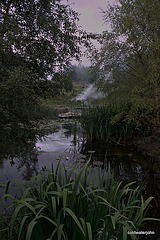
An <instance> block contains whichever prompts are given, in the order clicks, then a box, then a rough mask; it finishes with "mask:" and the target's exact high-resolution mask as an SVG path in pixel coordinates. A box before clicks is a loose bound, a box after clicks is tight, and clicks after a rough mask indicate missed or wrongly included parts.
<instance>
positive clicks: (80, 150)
mask: <svg viewBox="0 0 160 240" xmlns="http://www.w3.org/2000/svg"><path fill="white" fill-rule="evenodd" d="M46 125H47V127H48V128H50V129H52V131H51V132H49V133H48V134H47V136H46V137H45V138H43V139H41V140H37V141H28V142H27V144H26V145H25V146H22V148H21V146H19V148H20V150H19V152H18V153H17V152H16V151H15V152H14V151H13V149H12V146H11V145H10V146H7V145H5V142H4V143H3V146H4V147H3V149H2V147H1V149H0V184H6V183H7V182H8V181H9V180H13V179H21V180H29V179H31V178H32V177H33V176H35V175H36V174H38V172H40V171H41V170H42V169H44V168H51V165H52V164H53V167H54V168H55V167H56V166H57V164H58V161H59V160H61V162H62V163H64V165H65V166H66V168H71V167H72V166H73V165H74V164H77V163H80V164H81V165H83V164H84V163H85V161H87V160H88V159H89V157H90V155H92V156H91V159H92V161H91V167H93V168H94V169H95V170H96V169H97V168H98V164H100V161H101V162H102V169H104V171H107V166H108V163H109V162H110V164H111V169H112V170H114V175H115V179H116V180H119V181H123V182H124V183H125V182H126V183H127V182H132V181H133V182H135V186H137V185H141V186H142V192H143V195H144V196H145V197H149V196H154V197H155V199H156V203H157V205H158V204H159V203H160V160H159V159H153V158H144V156H142V155H141V153H138V152H137V151H135V150H134V149H132V148H131V147H130V148H128V147H125V146H119V145H115V144H112V143H110V144H108V145H104V144H102V145H100V144H99V143H95V142H94V143H93V145H92V147H91V146H90V145H89V144H88V143H87V142H86V141H85V138H84V137H83V132H82V131H81V129H80V126H79V125H78V123H75V121H73V120H65V121H61V122H56V121H50V122H48V123H47V124H46ZM90 151H95V152H94V153H92V154H91V153H90ZM104 159H105V161H104ZM0 190H1V191H0V194H1V192H3V190H2V188H0ZM159 213H160V210H159V207H156V206H154V208H153V209H152V215H153V216H154V217H158V218H159V217H160V215H159ZM158 229H160V224H159V225H158V224H155V225H153V226H151V227H150V229H147V230H152V231H156V233H157V234H156V236H158V234H159V233H158V232H159V230H158ZM159 237H160V236H159ZM153 239H158V237H157V238H153Z"/></svg>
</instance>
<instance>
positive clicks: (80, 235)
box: [3, 161, 153, 240]
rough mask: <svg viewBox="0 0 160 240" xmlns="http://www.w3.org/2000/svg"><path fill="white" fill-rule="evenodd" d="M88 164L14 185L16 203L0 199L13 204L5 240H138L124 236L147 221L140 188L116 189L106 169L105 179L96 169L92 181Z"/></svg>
mask: <svg viewBox="0 0 160 240" xmlns="http://www.w3.org/2000/svg"><path fill="white" fill-rule="evenodd" d="M89 162H90V161H88V162H87V163H86V164H85V165H84V167H83V168H81V169H79V168H78V167H77V166H75V167H74V168H73V169H72V170H71V171H70V172H67V170H66V169H65V167H62V166H61V164H60V163H59V164H58V166H57V168H56V169H55V170H54V169H53V167H52V170H47V171H43V172H41V173H40V174H39V175H38V176H36V177H35V178H34V179H32V180H31V181H30V182H23V184H18V185H19V188H20V189H21V193H22V196H21V198H20V199H19V200H17V199H15V198H14V197H13V196H11V195H10V194H9V193H6V194H5V195H4V196H3V199H4V198H5V199H6V198H8V197H10V198H12V199H13V202H14V211H13V214H12V217H11V221H10V225H9V239H10V240H11V239H16V240H23V239H25V240H42V239H43V240H51V239H53V240H54V239H55V240H63V239H64V240H78V239H79V240H92V239H93V240H104V239H106V240H111V239H117V240H130V239H133V240H136V239H138V236H137V235H128V234H127V232H128V231H138V230H139V229H140V228H141V227H142V226H143V225H144V223H145V221H147V220H150V219H149V218H146V217H145V216H146V213H147V209H148V206H149V204H150V201H151V200H152V199H153V198H152V197H150V198H148V199H147V200H146V201H145V200H144V199H143V197H142V196H140V191H139V188H136V189H133V188H132V187H133V185H134V183H128V184H126V185H125V186H122V185H121V183H114V174H113V173H111V170H110V166H108V172H107V175H105V174H104V173H102V171H101V170H100V168H99V175H98V177H96V176H95V174H94V172H93V171H91V170H90V168H89ZM77 171H78V173H77ZM152 220H153V219H152Z"/></svg>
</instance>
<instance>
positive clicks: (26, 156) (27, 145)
mask: <svg viewBox="0 0 160 240" xmlns="http://www.w3.org/2000/svg"><path fill="white" fill-rule="evenodd" d="M4 142H5V143H6V144H5V145H4V146H3V147H2V148H1V152H0V156H1V159H0V165H1V166H0V167H2V168H3V162H4V159H7V160H9V161H10V165H11V166H13V165H16V167H17V169H18V170H20V171H22V178H23V179H25V180H29V179H30V178H31V177H32V176H33V175H35V173H37V169H38V158H37V156H38V152H37V149H36V147H35V144H36V138H34V139H30V140H28V141H26V142H24V141H18V142H16V141H15V142H11V141H4ZM7 143H8V144H7Z"/></svg>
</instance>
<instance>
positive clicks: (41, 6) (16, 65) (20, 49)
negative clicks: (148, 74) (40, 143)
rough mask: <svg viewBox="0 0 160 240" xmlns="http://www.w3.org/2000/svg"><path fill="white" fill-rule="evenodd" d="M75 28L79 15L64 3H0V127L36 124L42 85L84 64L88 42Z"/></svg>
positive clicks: (28, 0)
mask: <svg viewBox="0 0 160 240" xmlns="http://www.w3.org/2000/svg"><path fill="white" fill-rule="evenodd" d="M77 23H78V14H77V13H76V12H74V11H73V10H72V9H71V8H70V6H69V5H64V4H62V1H61V0H47V1H46V0H23V1H21V0H14V1H13V0H1V1H0V73H1V74H0V88H1V92H0V99H1V103H0V113H1V120H0V121H1V125H5V124H6V123H7V124H8V123H14V125H15V123H17V124H19V123H24V122H25V123H26V122H27V121H28V122H29V121H30V120H31V119H33V118H34V116H33V115H34V114H33V113H34V110H35V107H36V105H37V104H38V97H39V96H40V95H41V96H42V95H43V88H41V87H40V86H41V85H43V86H44V84H41V83H40V81H42V80H43V81H46V77H47V75H49V74H50V75H51V74H52V73H54V72H55V70H57V69H58V68H59V69H63V67H64V66H66V65H67V64H69V63H70V61H71V59H72V58H76V59H78V60H79V59H80V56H81V51H80V45H81V44H82V43H85V41H86V40H85V33H83V32H82V31H80V30H79V28H78V25H77ZM82 33H83V34H82ZM81 35H83V38H81ZM48 85H49V84H48ZM45 91H46V89H45ZM36 118H37V117H36Z"/></svg>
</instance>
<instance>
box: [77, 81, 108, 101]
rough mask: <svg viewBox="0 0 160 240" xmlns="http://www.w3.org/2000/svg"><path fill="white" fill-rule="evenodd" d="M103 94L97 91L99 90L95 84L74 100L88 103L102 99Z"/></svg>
mask: <svg viewBox="0 0 160 240" xmlns="http://www.w3.org/2000/svg"><path fill="white" fill-rule="evenodd" d="M102 97H103V94H102V93H101V92H99V91H97V88H96V87H94V86H93V84H91V85H89V86H88V87H87V88H86V89H85V90H84V91H83V92H82V93H80V94H79V95H78V96H77V97H75V98H74V100H76V101H88V100H92V99H98V98H102Z"/></svg>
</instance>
